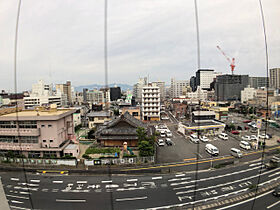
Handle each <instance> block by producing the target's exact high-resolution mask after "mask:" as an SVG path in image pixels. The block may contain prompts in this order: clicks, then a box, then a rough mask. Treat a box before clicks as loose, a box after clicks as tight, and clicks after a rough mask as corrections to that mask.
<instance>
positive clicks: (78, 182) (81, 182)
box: [77, 181, 87, 184]
mask: <svg viewBox="0 0 280 210" xmlns="http://www.w3.org/2000/svg"><path fill="white" fill-rule="evenodd" d="M86 183H87V181H77V184H86Z"/></svg>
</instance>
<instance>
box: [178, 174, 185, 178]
mask: <svg viewBox="0 0 280 210" xmlns="http://www.w3.org/2000/svg"><path fill="white" fill-rule="evenodd" d="M182 176H186V174H175V177H182Z"/></svg>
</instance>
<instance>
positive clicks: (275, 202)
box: [266, 201, 280, 209]
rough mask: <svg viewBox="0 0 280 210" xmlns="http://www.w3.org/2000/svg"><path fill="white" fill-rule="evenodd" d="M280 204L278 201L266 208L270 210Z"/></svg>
mask: <svg viewBox="0 0 280 210" xmlns="http://www.w3.org/2000/svg"><path fill="white" fill-rule="evenodd" d="M279 203H280V201H277V202H275V203H273V204H271V205H270V206H268V207H266V208H267V209H270V208H272V207H273V206H276V205H277V204H279Z"/></svg>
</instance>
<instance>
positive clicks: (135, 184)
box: [123, 182, 137, 187]
mask: <svg viewBox="0 0 280 210" xmlns="http://www.w3.org/2000/svg"><path fill="white" fill-rule="evenodd" d="M123 186H124V187H136V186H137V183H136V182H135V183H133V184H129V183H124V184H123Z"/></svg>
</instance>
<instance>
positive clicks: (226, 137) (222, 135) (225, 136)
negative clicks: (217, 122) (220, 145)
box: [218, 133, 228, 140]
mask: <svg viewBox="0 0 280 210" xmlns="http://www.w3.org/2000/svg"><path fill="white" fill-rule="evenodd" d="M218 137H219V138H220V139H223V140H228V135H227V134H226V133H221V134H219V136H218Z"/></svg>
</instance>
